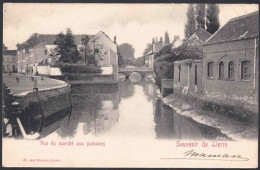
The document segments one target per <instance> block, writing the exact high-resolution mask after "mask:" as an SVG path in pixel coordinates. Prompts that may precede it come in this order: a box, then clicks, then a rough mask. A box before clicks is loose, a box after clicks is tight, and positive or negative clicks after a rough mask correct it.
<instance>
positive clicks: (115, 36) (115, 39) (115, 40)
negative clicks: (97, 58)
mask: <svg viewBox="0 0 260 170" xmlns="http://www.w3.org/2000/svg"><path fill="white" fill-rule="evenodd" d="M114 43H115V44H116V36H114Z"/></svg>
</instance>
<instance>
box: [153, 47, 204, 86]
mask: <svg viewBox="0 0 260 170" xmlns="http://www.w3.org/2000/svg"><path fill="white" fill-rule="evenodd" d="M201 56H202V46H201V44H192V45H191V44H187V43H184V44H182V45H181V46H179V47H177V48H172V45H167V46H165V47H164V48H163V49H162V50H161V51H160V52H159V53H158V54H157V56H156V58H155V60H154V73H155V75H156V77H155V82H156V84H157V85H158V86H159V87H160V83H161V79H162V78H173V62H175V61H177V60H183V59H200V58H201Z"/></svg>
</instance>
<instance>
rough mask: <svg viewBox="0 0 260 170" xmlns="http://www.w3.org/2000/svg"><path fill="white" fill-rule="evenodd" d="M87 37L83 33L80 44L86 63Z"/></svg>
mask: <svg viewBox="0 0 260 170" xmlns="http://www.w3.org/2000/svg"><path fill="white" fill-rule="evenodd" d="M88 42H89V37H88V36H87V35H84V36H83V37H82V39H81V44H82V45H84V62H85V64H87V48H88Z"/></svg>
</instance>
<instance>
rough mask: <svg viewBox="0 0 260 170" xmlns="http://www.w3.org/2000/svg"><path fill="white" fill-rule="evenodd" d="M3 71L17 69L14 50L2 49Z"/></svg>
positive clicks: (14, 70)
mask: <svg viewBox="0 0 260 170" xmlns="http://www.w3.org/2000/svg"><path fill="white" fill-rule="evenodd" d="M2 69H3V72H16V71H17V56H16V50H3V68H2Z"/></svg>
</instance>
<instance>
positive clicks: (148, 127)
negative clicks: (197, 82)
mask: <svg viewBox="0 0 260 170" xmlns="http://www.w3.org/2000/svg"><path fill="white" fill-rule="evenodd" d="M72 102H73V111H72V114H71V117H70V118H69V117H68V116H67V115H59V116H56V117H55V118H52V119H56V120H51V121H46V127H45V128H44V130H43V138H53V137H58V138H64V139H67V138H82V137H93V136H94V137H97V138H98V137H100V136H106V137H119V138H121V137H122V138H132V139H134V138H144V139H167V140H169V139H175V140H180V139H182V140H189V139H192V140H203V139H210V140H213V139H217V138H219V137H221V138H222V139H228V137H227V136H226V135H224V134H222V133H221V132H220V130H218V129H215V128H213V127H210V126H206V125H203V124H200V123H198V122H196V121H194V120H193V119H191V118H188V117H185V116H182V115H179V114H177V113H176V112H175V110H173V109H172V108H170V107H168V106H167V105H165V104H163V102H162V100H161V99H160V97H158V88H157V87H156V86H155V85H154V84H153V83H152V82H139V83H131V82H120V83H119V84H118V85H74V86H73V87H72ZM68 119H69V121H68ZM53 122H54V123H53Z"/></svg>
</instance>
